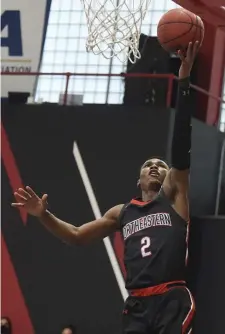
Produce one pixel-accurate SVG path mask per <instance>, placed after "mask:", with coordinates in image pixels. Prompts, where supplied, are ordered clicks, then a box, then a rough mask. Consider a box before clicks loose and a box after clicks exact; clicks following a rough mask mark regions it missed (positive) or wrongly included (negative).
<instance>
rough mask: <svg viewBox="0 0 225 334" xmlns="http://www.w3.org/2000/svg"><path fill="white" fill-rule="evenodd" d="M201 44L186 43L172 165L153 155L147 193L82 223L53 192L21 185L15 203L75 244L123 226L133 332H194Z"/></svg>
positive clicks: (127, 327) (126, 326) (142, 182)
mask: <svg viewBox="0 0 225 334" xmlns="http://www.w3.org/2000/svg"><path fill="white" fill-rule="evenodd" d="M197 50H198V42H196V43H194V45H193V44H192V43H190V44H189V46H188V49H187V52H186V53H185V54H184V52H182V51H179V56H180V58H181V66H180V70H179V92H178V102H177V108H176V116H175V125H174V134H173V141H172V167H171V168H170V169H169V167H168V166H167V164H166V163H165V162H164V161H162V160H159V159H155V158H153V159H149V160H147V161H146V162H145V163H144V164H143V166H142V167H141V170H140V179H139V182H138V186H139V187H140V189H141V191H142V197H141V198H136V199H133V200H131V201H130V202H129V203H127V204H125V205H123V204H121V205H117V206H115V207H113V208H111V209H110V210H109V211H108V212H106V213H105V215H104V216H103V217H102V218H100V219H97V220H94V221H92V222H89V223H87V224H84V225H82V226H80V227H76V226H74V225H70V224H68V223H66V222H63V221H62V220H60V219H58V218H57V217H55V216H54V215H53V214H52V213H50V212H49V211H48V210H47V195H46V194H45V195H43V197H42V198H40V197H38V196H37V194H36V193H35V192H34V191H33V190H32V189H31V188H30V187H26V188H25V189H21V188H20V189H18V191H17V192H15V198H16V200H17V203H13V204H12V205H13V206H14V207H24V208H25V209H26V210H27V212H28V213H29V214H31V215H33V216H36V217H38V218H39V220H40V222H41V223H42V224H43V225H44V226H45V227H46V228H47V229H48V230H49V231H50V232H51V233H53V234H54V235H55V236H56V237H58V238H60V239H62V240H63V241H65V242H67V243H69V244H74V243H78V244H85V243H88V242H91V241H92V240H95V239H101V238H104V237H106V236H108V235H109V234H110V233H112V232H115V231H116V230H118V229H120V230H121V232H122V234H123V238H124V243H125V253H124V261H125V267H126V271H127V277H126V288H127V289H128V291H129V297H128V299H127V300H126V302H125V306H124V311H123V331H124V333H126V334H131V333H133V334H134V333H136V334H147V333H148V334H151V333H154V334H190V333H191V327H192V319H193V315H194V301H193V298H192V296H191V293H190V292H189V290H188V289H187V288H186V286H185V265H186V253H187V235H188V233H187V229H188V221H189V205H188V184H189V168H190V149H191V110H190V107H189V76H190V71H191V68H192V65H193V62H194V59H195V56H196V54H197ZM140 117H141V116H140ZM146 149H147V147H146Z"/></svg>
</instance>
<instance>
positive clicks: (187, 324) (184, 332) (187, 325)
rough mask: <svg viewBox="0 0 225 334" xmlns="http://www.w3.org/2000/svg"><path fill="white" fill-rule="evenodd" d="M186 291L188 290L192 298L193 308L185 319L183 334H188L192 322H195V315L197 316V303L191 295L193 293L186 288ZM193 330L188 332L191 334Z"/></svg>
mask: <svg viewBox="0 0 225 334" xmlns="http://www.w3.org/2000/svg"><path fill="white" fill-rule="evenodd" d="M185 289H186V290H187V292H188V294H189V297H190V301H191V307H190V310H189V312H188V314H187V316H186V318H185V319H184V321H183V323H182V334H186V333H187V329H188V327H189V326H190V323H191V321H192V320H193V317H194V314H195V302H194V298H193V297H192V295H191V292H190V291H189V290H188V288H186V287H185ZM191 331H192V329H191V330H190V331H189V332H188V334H189V333H191Z"/></svg>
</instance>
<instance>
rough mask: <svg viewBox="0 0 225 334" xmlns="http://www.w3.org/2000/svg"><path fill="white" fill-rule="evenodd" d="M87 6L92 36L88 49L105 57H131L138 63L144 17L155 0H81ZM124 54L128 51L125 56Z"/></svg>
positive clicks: (88, 40)
mask: <svg viewBox="0 0 225 334" xmlns="http://www.w3.org/2000/svg"><path fill="white" fill-rule="evenodd" d="M81 2H82V3H83V6H84V10H85V14H86V18H87V25H88V38H87V42H86V47H87V51H92V52H93V53H94V54H102V55H103V56H104V57H105V58H108V59H109V58H113V57H117V58H118V59H119V60H120V61H121V62H125V61H127V58H128V59H129V60H130V61H131V62H132V63H135V62H136V61H137V59H140V58H141V53H140V51H139V50H138V47H139V38H140V33H141V26H142V21H143V19H144V17H145V14H146V12H147V9H148V6H149V4H150V2H151V0H81ZM124 54H125V55H126V57H125V59H124Z"/></svg>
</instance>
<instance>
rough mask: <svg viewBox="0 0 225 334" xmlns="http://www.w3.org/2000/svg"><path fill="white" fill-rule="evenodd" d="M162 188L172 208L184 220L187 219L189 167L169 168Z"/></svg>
mask: <svg viewBox="0 0 225 334" xmlns="http://www.w3.org/2000/svg"><path fill="white" fill-rule="evenodd" d="M163 190H164V193H165V195H166V196H167V197H168V198H169V199H170V201H171V203H172V206H173V208H174V210H175V211H176V212H177V213H178V214H179V215H180V216H181V217H182V218H183V219H184V220H185V221H188V220H189V200H188V192H189V169H186V170H178V169H175V168H171V169H170V170H169V172H168V174H167V176H166V178H165V180H164V183H163Z"/></svg>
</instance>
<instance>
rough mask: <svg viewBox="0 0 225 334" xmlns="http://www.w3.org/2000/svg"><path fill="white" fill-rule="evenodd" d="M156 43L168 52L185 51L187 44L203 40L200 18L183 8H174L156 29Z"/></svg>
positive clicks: (164, 16) (165, 15)
mask: <svg viewBox="0 0 225 334" xmlns="http://www.w3.org/2000/svg"><path fill="white" fill-rule="evenodd" d="M157 36H158V41H159V43H160V44H161V46H162V47H163V48H164V49H165V50H166V51H169V52H176V51H177V50H185V49H186V48H187V47H188V44H189V42H193V43H194V42H196V41H199V46H201V44H202V41H203V38H204V24H203V22H202V20H201V18H200V17H199V16H198V15H196V14H194V13H192V12H189V11H188V10H186V9H184V8H176V9H172V10H169V11H168V12H167V13H165V14H164V15H163V16H162V17H161V19H160V21H159V23H158V27H157Z"/></svg>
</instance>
